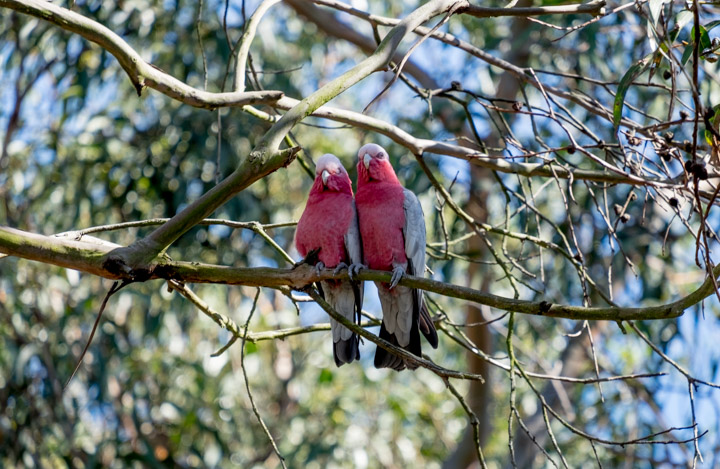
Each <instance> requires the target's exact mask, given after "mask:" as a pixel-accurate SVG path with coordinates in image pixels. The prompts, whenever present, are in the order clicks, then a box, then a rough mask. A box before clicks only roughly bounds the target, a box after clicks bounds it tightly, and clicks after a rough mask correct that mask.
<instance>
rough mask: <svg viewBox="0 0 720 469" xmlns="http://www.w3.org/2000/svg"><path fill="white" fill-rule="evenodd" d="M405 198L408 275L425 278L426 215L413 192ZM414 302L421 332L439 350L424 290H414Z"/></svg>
mask: <svg viewBox="0 0 720 469" xmlns="http://www.w3.org/2000/svg"><path fill="white" fill-rule="evenodd" d="M404 196H405V199H404V201H403V209H404V211H405V225H404V226H403V236H404V237H405V256H406V257H407V259H408V269H407V273H408V274H410V275H415V276H418V277H423V276H425V241H426V233H425V215H424V214H423V210H422V205H420V201H419V200H418V198H417V197H416V196H415V194H414V193H413V192H412V191H409V190H408V189H405V190H404ZM413 300H414V302H415V305H416V306H415V307H416V308H418V310H419V311H418V322H419V325H420V331H421V332H422V333H423V335H424V336H425V338H426V339H427V340H428V342H430V345H432V347H433V348H437V344H438V339H437V331H436V330H435V325H434V324H433V322H432V319H431V318H430V314H429V313H428V310H427V305H426V304H425V299H424V298H423V292H422V290H419V289H415V290H413Z"/></svg>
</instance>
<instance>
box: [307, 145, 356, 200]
mask: <svg viewBox="0 0 720 469" xmlns="http://www.w3.org/2000/svg"><path fill="white" fill-rule="evenodd" d="M313 190H316V191H317V192H322V191H331V192H345V193H349V194H351V195H352V183H351V182H350V176H348V173H347V171H346V170H345V167H344V166H343V165H342V163H341V162H340V160H339V159H338V158H337V156H335V155H332V154H330V153H326V154H324V155H323V156H321V157H320V158H319V159H318V160H317V164H316V165H315V183H314V184H313Z"/></svg>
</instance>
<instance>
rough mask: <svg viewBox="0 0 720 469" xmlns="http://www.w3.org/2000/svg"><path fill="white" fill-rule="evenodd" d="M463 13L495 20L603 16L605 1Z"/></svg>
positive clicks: (472, 8)
mask: <svg viewBox="0 0 720 469" xmlns="http://www.w3.org/2000/svg"><path fill="white" fill-rule="evenodd" d="M461 13H464V14H466V15H470V16H474V17H476V18H495V17H499V16H522V17H526V16H541V15H579V14H587V15H593V16H598V15H603V14H604V13H605V0H595V1H592V2H590V3H581V4H576V5H555V6H546V7H519V8H497V7H495V8H493V7H480V6H476V5H470V6H469V7H467V8H465V9H463V10H461Z"/></svg>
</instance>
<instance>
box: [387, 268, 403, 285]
mask: <svg viewBox="0 0 720 469" xmlns="http://www.w3.org/2000/svg"><path fill="white" fill-rule="evenodd" d="M404 275H405V269H403V268H402V267H395V268H394V269H393V274H392V278H391V279H390V289H393V288H395V287H396V286H397V284H398V283H400V280H401V279H402V278H403V276H404Z"/></svg>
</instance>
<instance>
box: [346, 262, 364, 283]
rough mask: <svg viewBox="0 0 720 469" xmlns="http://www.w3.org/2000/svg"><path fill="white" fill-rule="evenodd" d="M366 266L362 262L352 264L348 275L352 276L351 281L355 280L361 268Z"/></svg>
mask: <svg viewBox="0 0 720 469" xmlns="http://www.w3.org/2000/svg"><path fill="white" fill-rule="evenodd" d="M364 268H365V266H364V265H362V264H350V266H349V267H348V277H350V281H351V282H354V281H355V278H354V277H355V276H356V275H357V274H358V272H360V270H361V269H364Z"/></svg>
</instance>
